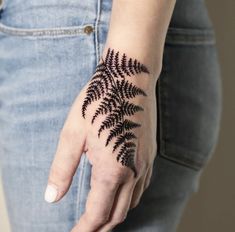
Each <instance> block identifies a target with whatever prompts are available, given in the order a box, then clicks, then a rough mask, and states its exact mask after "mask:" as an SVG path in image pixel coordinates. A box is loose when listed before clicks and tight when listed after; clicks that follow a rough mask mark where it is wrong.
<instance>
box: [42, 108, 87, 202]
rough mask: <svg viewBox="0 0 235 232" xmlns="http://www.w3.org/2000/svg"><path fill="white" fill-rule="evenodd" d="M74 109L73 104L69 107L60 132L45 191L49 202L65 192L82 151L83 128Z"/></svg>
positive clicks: (83, 141)
mask: <svg viewBox="0 0 235 232" xmlns="http://www.w3.org/2000/svg"><path fill="white" fill-rule="evenodd" d="M76 111H77V109H76V107H75V106H74V107H72V108H71V110H70V113H69V115H68V117H67V119H66V121H65V124H64V127H63V129H62V131H61V133H60V137H59V141H58V146H57V149H56V154H55V157H54V160H53V162H52V165H51V168H50V173H49V177H48V185H47V188H46V191H45V200H46V201H47V202H49V203H52V202H56V201H59V200H60V199H61V198H62V197H63V196H64V195H65V194H66V192H67V191H68V189H69V186H70V184H71V182H72V178H73V175H74V173H75V171H76V169H77V166H78V164H79V161H80V158H81V155H82V153H83V151H84V144H85V133H84V131H85V130H84V128H83V123H82V120H80V119H79V116H77V118H76V120H75V118H74V117H75V115H78V114H77V112H76ZM78 121H79V123H78Z"/></svg>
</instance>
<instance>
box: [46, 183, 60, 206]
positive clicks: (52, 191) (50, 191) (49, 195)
mask: <svg viewBox="0 0 235 232" xmlns="http://www.w3.org/2000/svg"><path fill="white" fill-rule="evenodd" d="M57 194H58V191H57V188H56V187H55V186H53V185H50V184H49V185H47V188H46V192H45V196H44V199H45V201H47V202H48V203H52V202H54V201H55V200H56V197H57Z"/></svg>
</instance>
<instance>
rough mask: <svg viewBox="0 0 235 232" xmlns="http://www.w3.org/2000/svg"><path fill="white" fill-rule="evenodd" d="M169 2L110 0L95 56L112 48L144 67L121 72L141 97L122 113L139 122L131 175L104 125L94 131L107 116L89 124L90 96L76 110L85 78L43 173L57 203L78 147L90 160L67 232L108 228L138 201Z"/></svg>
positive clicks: (152, 143) (152, 141)
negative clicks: (84, 193)
mask: <svg viewBox="0 0 235 232" xmlns="http://www.w3.org/2000/svg"><path fill="white" fill-rule="evenodd" d="M174 4H175V0H165V1H164V0H159V1H156V0H139V1H132V0H113V8H112V14H111V21H110V29H109V32H108V37H107V41H106V45H105V48H104V51H103V54H102V57H101V61H102V59H103V60H104V59H105V57H106V55H107V52H108V49H109V48H112V49H114V50H115V51H119V52H120V54H123V53H125V54H126V55H127V57H129V58H132V59H137V60H138V61H139V62H140V63H141V64H143V65H145V66H146V67H147V69H148V71H149V72H148V73H147V72H140V73H135V74H134V75H131V76H128V75H125V80H127V81H128V83H132V85H135V86H137V87H138V88H141V89H142V90H143V91H144V92H145V93H146V96H145V95H143V94H136V96H135V97H133V98H132V99H131V103H133V104H135V105H139V106H141V107H143V110H140V111H136V112H135V113H133V114H130V115H125V119H128V120H131V121H133V122H136V123H138V124H140V126H136V127H134V128H132V131H133V133H134V135H135V136H136V138H135V139H134V141H135V144H136V146H135V153H134V154H135V155H134V165H135V170H136V175H135V173H134V172H133V169H132V168H130V165H129V166H128V165H123V164H122V163H121V162H119V161H117V154H118V151H120V150H118V149H117V150H116V151H115V152H113V147H114V146H115V140H114V139H112V140H110V142H109V144H108V145H106V142H107V137H108V136H109V134H110V130H109V129H105V130H103V132H102V133H101V134H100V136H98V135H97V133H98V131H99V128H100V126H101V124H102V122H103V121H104V120H105V118H106V117H107V115H105V114H100V115H99V116H98V117H97V118H96V120H95V121H94V123H91V120H92V117H93V115H94V113H95V112H96V110H97V108H98V107H99V104H100V100H97V101H93V102H92V104H90V105H89V106H88V107H87V109H86V116H85V117H83V115H82V111H83V104H84V101H85V99H86V96H87V89H88V88H89V84H90V83H91V81H92V77H91V80H90V81H89V82H88V83H87V84H86V85H85V86H84V88H83V89H82V91H81V92H80V93H79V94H78V96H77V97H76V99H75V101H74V103H73V105H72V106H71V109H70V112H69V114H68V116H67V119H66V121H65V123H64V126H63V129H62V131H61V133H60V139H59V141H58V147H57V150H56V154H55V158H54V161H53V163H52V166H51V169H50V174H49V178H48V184H49V185H50V186H51V188H55V190H56V195H55V191H54V198H55V199H53V200H52V201H51V202H58V201H59V200H60V199H61V198H62V197H63V196H64V195H65V194H66V192H67V191H68V189H69V187H70V184H71V181H72V178H73V175H74V173H75V171H76V169H77V166H78V164H79V161H80V158H81V155H82V153H83V152H85V153H86V155H87V157H88V159H89V161H90V163H91V164H92V175H91V182H90V184H91V190H90V192H89V194H88V198H87V202H86V210H85V212H84V214H83V215H82V216H81V218H80V219H79V221H78V223H77V224H76V225H75V227H74V228H73V229H72V232H78V231H82V232H92V231H99V232H107V231H110V230H111V229H112V228H114V227H115V226H116V225H117V224H119V223H121V222H123V221H124V220H125V218H126V216H127V213H128V211H129V210H130V209H132V208H134V207H136V206H137V205H138V203H139V201H140V199H141V196H142V194H143V192H144V190H145V189H146V188H147V187H148V186H149V182H150V178H151V175H152V165H153V162H154V159H155V156H156V150H157V144H156V126H157V125H156V122H157V118H156V110H157V109H156V96H155V86H156V82H157V79H158V76H159V73H160V71H161V63H162V54H163V47H164V41H165V36H166V32H167V28H168V25H169V21H170V17H171V15H172V11H173V8H174ZM93 77H94V75H93ZM120 80H121V79H120ZM117 94H120V93H117ZM123 120H124V119H123ZM122 122H123V121H122Z"/></svg>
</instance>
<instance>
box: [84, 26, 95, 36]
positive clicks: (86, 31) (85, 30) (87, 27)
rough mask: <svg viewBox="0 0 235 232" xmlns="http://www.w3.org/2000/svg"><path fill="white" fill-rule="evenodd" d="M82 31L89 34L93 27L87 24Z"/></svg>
mask: <svg viewBox="0 0 235 232" xmlns="http://www.w3.org/2000/svg"><path fill="white" fill-rule="evenodd" d="M83 31H84V33H86V34H88V35H89V34H91V33H92V32H93V31H94V29H93V27H92V26H90V25H88V26H85V27H84V29H83Z"/></svg>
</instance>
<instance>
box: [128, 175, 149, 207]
mask: <svg viewBox="0 0 235 232" xmlns="http://www.w3.org/2000/svg"><path fill="white" fill-rule="evenodd" d="M147 173H148V172H147V171H146V173H145V175H143V176H142V177H141V178H140V179H139V180H138V182H137V184H136V185H135V188H134V191H133V195H132V199H131V204H130V209H133V208H135V207H136V206H137V205H138V204H139V201H140V198H141V196H142V194H143V192H144V183H145V179H146V177H147Z"/></svg>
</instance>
